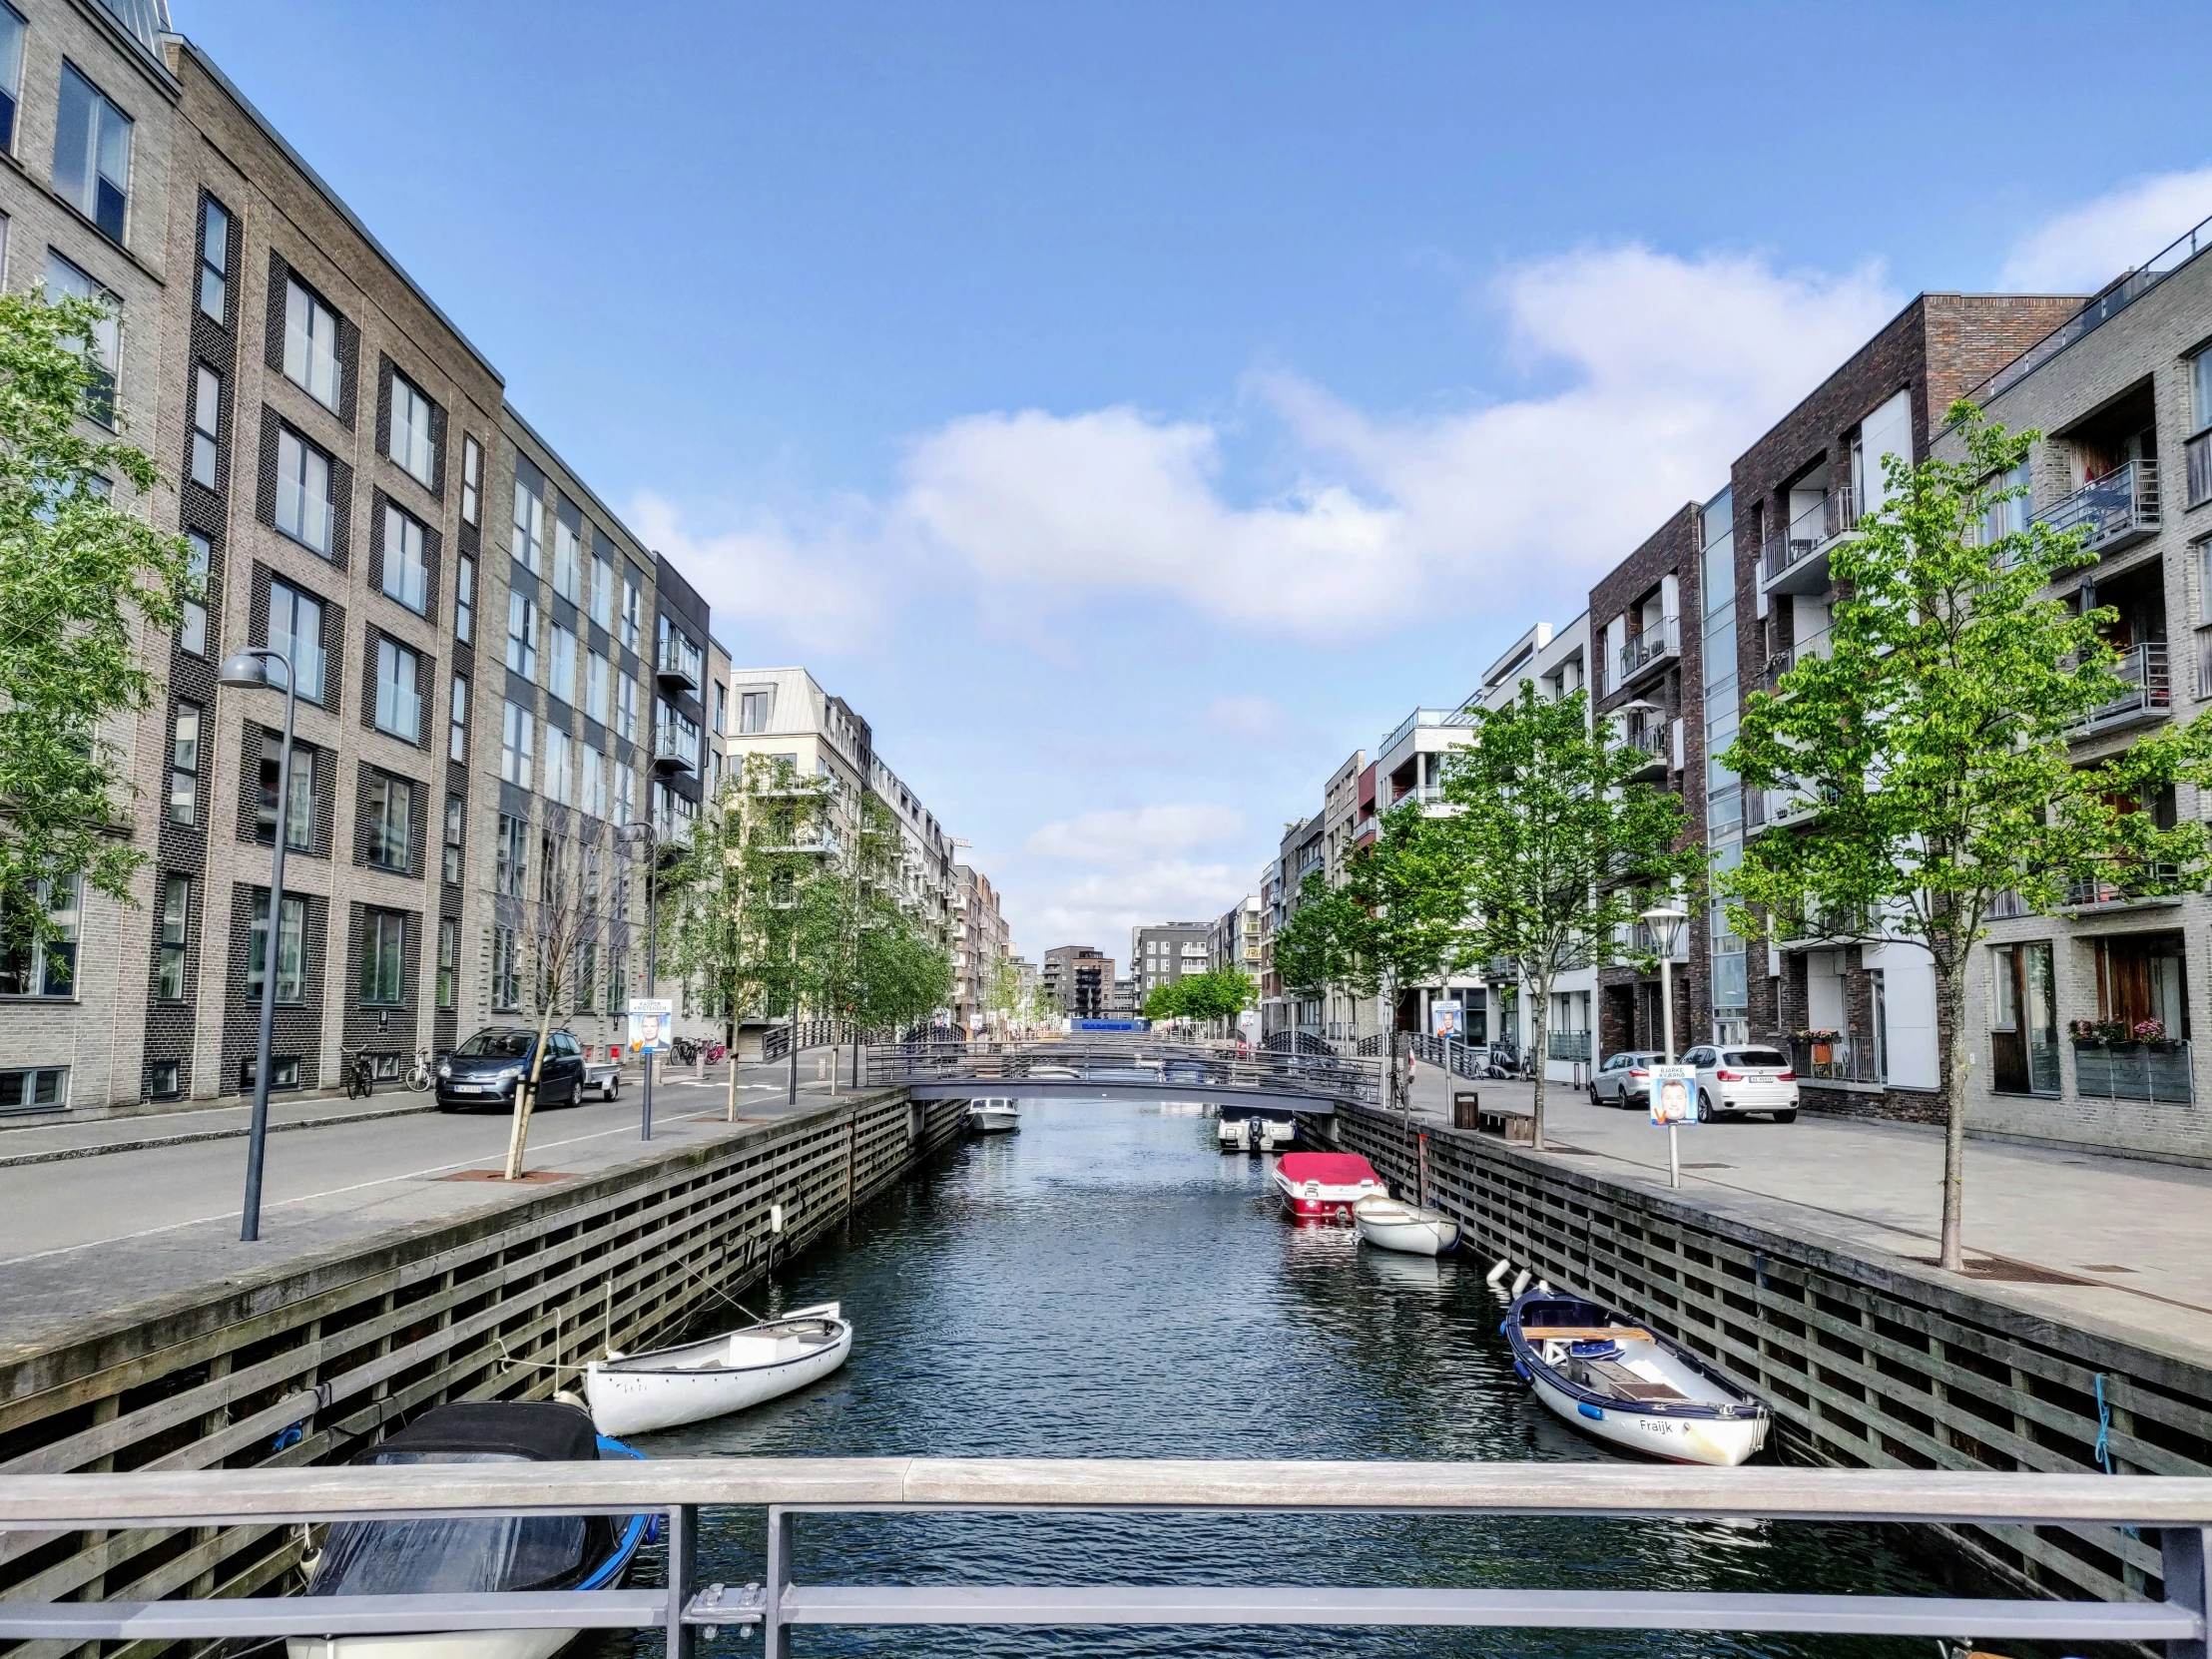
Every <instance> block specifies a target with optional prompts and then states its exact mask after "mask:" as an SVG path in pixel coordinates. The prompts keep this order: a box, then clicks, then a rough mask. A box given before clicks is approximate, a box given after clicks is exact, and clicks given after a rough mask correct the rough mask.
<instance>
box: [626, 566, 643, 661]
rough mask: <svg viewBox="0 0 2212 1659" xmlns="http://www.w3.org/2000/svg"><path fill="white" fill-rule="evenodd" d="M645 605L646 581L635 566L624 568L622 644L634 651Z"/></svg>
mask: <svg viewBox="0 0 2212 1659" xmlns="http://www.w3.org/2000/svg"><path fill="white" fill-rule="evenodd" d="M644 603H645V588H644V581H643V579H642V578H641V577H640V576H639V575H638V573H637V570H636V568H635V567H634V566H632V565H629V564H627V563H626V564H624V566H623V568H622V643H623V644H624V645H626V646H628V647H629V648H630V649H631V650H632V651H635V650H637V648H638V638H639V629H638V617H639V615H640V614H641V612H642V610H643V607H644Z"/></svg>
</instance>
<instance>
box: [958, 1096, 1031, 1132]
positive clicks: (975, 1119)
mask: <svg viewBox="0 0 2212 1659" xmlns="http://www.w3.org/2000/svg"><path fill="white" fill-rule="evenodd" d="M967 1126H968V1127H969V1128H970V1129H972V1130H974V1131H975V1132H976V1133H977V1134H978V1135H1003V1134H1005V1133H1006V1132H1007V1131H1008V1130H1010V1129H1019V1128H1020V1127H1021V1102H1020V1101H1018V1100H1013V1099H1010V1098H1008V1097H1007V1096H1005V1095H986V1096H984V1097H983V1098H982V1099H979V1100H971V1101H969V1102H968V1103H967Z"/></svg>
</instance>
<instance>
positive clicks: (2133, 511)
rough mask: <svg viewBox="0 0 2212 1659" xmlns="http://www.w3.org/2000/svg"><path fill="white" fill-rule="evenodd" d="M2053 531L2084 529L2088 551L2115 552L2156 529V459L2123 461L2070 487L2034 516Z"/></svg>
mask: <svg viewBox="0 0 2212 1659" xmlns="http://www.w3.org/2000/svg"><path fill="white" fill-rule="evenodd" d="M2035 522H2036V523H2038V524H2041V525H2045V526H2047V527H2048V528H2049V529H2050V530H2051V532H2052V533H2053V534H2056V535H2064V534H2066V533H2067V532H2068V531H2070V530H2077V529H2083V528H2086V530H2087V532H2088V535H2087V539H2086V540H2085V542H2084V543H2083V545H2084V546H2086V547H2087V548H2088V549H2089V550H2090V551H2091V552H2093V553H2116V552H2118V551H2119V550H2120V549H2121V548H2123V547H2132V546H2134V545H2135V543H2137V542H2139V541H2142V540H2144V539H2145V538H2146V537H2150V536H2154V535H2156V534H2157V533H2158V528H2159V525H2160V523H2161V522H2162V515H2161V512H2160V508H2159V501H2158V463H2157V462H2156V461H2129V462H2128V463H2127V464H2126V465H2125V466H2123V467H2121V468H2119V470H2117V471H2116V472H2108V473H2106V474H2105V475H2104V476H2103V477H2102V478H2098V479H2095V480H2093V481H2091V482H2089V483H2086V484H2084V485H2082V486H2081V488H2079V489H2077V490H2075V491H2074V492H2073V494H2071V495H2069V496H2067V497H2066V499H2065V500H2063V501H2061V502H2058V503H2057V504H2056V505H2055V506H2050V507H2046V508H2044V509H2043V510H2042V511H2041V512H2039V513H2037V514H2036V515H2035Z"/></svg>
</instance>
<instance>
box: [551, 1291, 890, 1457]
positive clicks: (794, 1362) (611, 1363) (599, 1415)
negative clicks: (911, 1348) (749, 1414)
mask: <svg viewBox="0 0 2212 1659" xmlns="http://www.w3.org/2000/svg"><path fill="white" fill-rule="evenodd" d="M837 1310H838V1305H837V1304H836V1303H834V1302H825V1303H824V1304H822V1306H821V1307H819V1308H802V1309H800V1310H799V1311H798V1312H797V1313H794V1314H787V1315H786V1316H785V1317H784V1318H782V1319H780V1320H769V1321H767V1322H765V1323H764V1324H761V1325H749V1326H747V1327H746V1328H745V1329H744V1330H743V1331H733V1332H732V1333H730V1335H728V1336H727V1337H711V1338H709V1339H708V1340H707V1341H705V1342H703V1343H686V1344H685V1345H684V1346H683V1347H681V1348H664V1349H658V1350H656V1351H654V1352H653V1353H651V1354H630V1355H623V1354H610V1355H609V1356H607V1358H606V1359H604V1360H594V1361H593V1362H592V1363H591V1364H590V1365H588V1366H586V1367H585V1368H584V1395H585V1397H586V1398H587V1399H589V1400H590V1401H591V1415H592V1421H593V1422H595V1423H597V1424H598V1425H599V1431H600V1432H601V1433H602V1434H647V1433H651V1432H652V1431H653V1430H654V1429H656V1428H674V1427H676V1426H677V1425H678V1424H680V1423H687V1422H704V1421H705V1420H706V1419H707V1418H709V1417H719V1416H724V1415H727V1414H728V1413H729V1412H732V1411H742V1410H744V1409H745V1408H746V1407H747V1406H748V1405H758V1404H760V1403H761V1402H762V1401H763V1400H766V1399H775V1398H776V1397H778V1396H779V1395H781V1394H788V1393H790V1392H792V1390H793V1389H795V1388H804V1387H805V1386H806V1385H807V1384H808V1383H813V1382H816V1381H818V1380H819V1379H821V1378H825V1377H828V1376H829V1375H830V1373H831V1372H833V1371H835V1370H836V1369H837V1368H838V1367H839V1366H841V1365H843V1364H844V1361H845V1356H846V1355H848V1354H850V1353H851V1352H852V1326H851V1323H850V1322H849V1321H848V1320H846V1319H844V1318H843V1317H842V1316H841V1315H840V1314H839V1313H838V1311H837Z"/></svg>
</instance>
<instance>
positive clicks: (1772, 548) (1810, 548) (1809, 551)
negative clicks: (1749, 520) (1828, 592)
mask: <svg viewBox="0 0 2212 1659" xmlns="http://www.w3.org/2000/svg"><path fill="white" fill-rule="evenodd" d="M1859 515H1860V500H1859V486H1858V484H1857V483H1856V482H1853V483H1849V484H1846V485H1844V486H1842V487H1841V488H1838V489H1832V490H1830V491H1829V492H1828V494H1826V495H1825V496H1823V497H1822V498H1821V499H1820V500H1819V501H1817V502H1815V503H1814V504H1813V505H1812V506H1810V507H1808V508H1806V509H1805V511H1803V512H1801V513H1799V514H1798V515H1797V517H1795V518H1793V519H1792V520H1790V524H1789V528H1788V529H1786V530H1784V531H1783V532H1781V533H1780V534H1779V535H1775V536H1772V537H1770V538H1768V541H1767V545H1766V547H1765V548H1764V549H1763V550H1762V552H1761V555H1760V557H1761V565H1760V579H1761V580H1762V581H1763V582H1766V583H1769V584H1772V583H1773V582H1775V581H1776V580H1777V579H1778V578H1780V577H1783V576H1786V575H1788V574H1790V573H1791V572H1792V571H1793V570H1796V569H1797V568H1798V567H1799V566H1810V565H1811V563H1812V562H1813V561H1815V560H1817V559H1821V558H1823V557H1824V556H1825V555H1826V554H1827V552H1828V550H1829V549H1830V548H1831V547H1833V546H1835V544H1836V543H1837V542H1839V541H1841V540H1842V539H1843V538H1844V537H1845V536H1848V535H1851V534H1852V533H1854V532H1855V531H1856V530H1857V529H1858V528H1859ZM1824 570H1825V567H1824ZM1820 574H1821V573H1814V572H1811V571H1809V572H1808V576H1807V581H1808V583H1809V584H1810V586H1811V587H1816V588H1817V587H1820V586H1824V585H1825V582H1824V581H1822V580H1820V579H1819V576H1820ZM1809 591H1810V589H1809Z"/></svg>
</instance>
